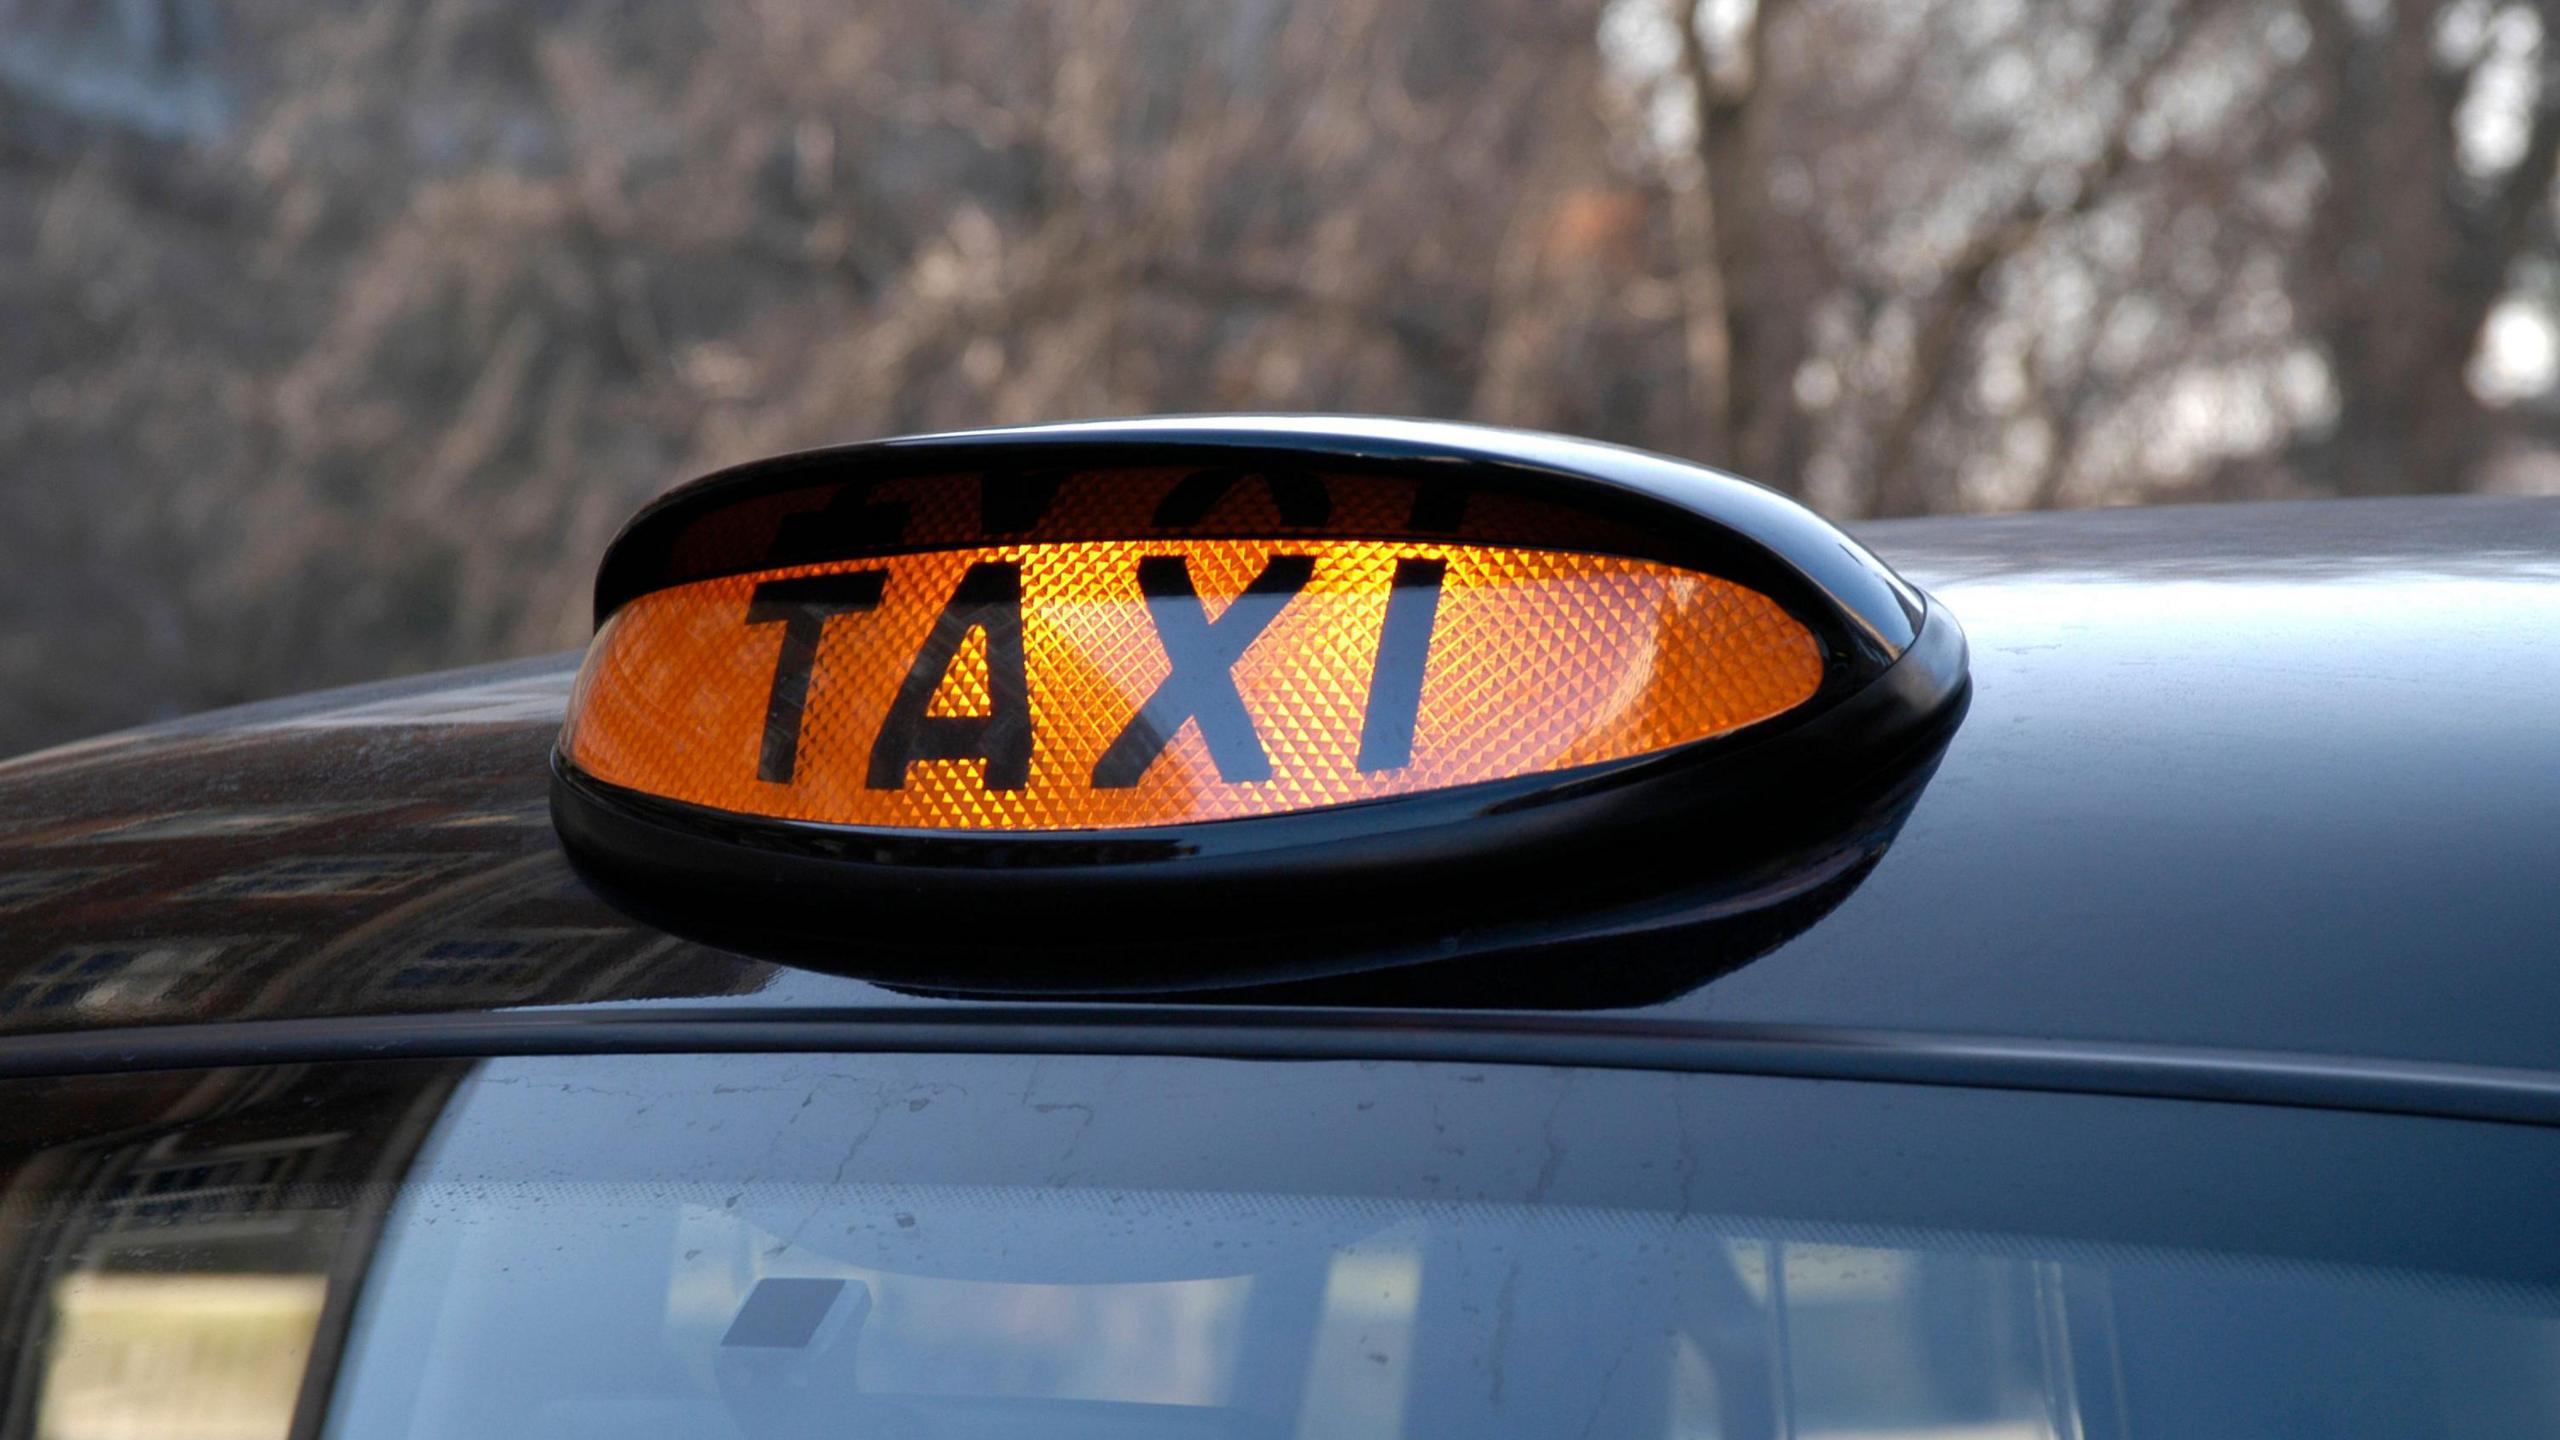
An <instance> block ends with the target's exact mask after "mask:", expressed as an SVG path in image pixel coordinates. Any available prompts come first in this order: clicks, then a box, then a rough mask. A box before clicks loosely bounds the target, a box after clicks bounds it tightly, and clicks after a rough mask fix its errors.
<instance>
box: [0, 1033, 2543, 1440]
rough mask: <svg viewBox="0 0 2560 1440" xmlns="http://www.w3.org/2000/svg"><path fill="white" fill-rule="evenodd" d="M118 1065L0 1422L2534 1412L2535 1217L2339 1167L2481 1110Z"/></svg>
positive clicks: (2386, 1429) (2507, 1157)
mask: <svg viewBox="0 0 2560 1440" xmlns="http://www.w3.org/2000/svg"><path fill="white" fill-rule="evenodd" d="M15 1088H19V1089H24V1088H26V1087H15ZM98 1089H99V1091H100V1093H99V1094H98V1095H97V1096H96V1097H94V1099H93V1103H95V1104H98V1105H102V1106H106V1107H116V1106H123V1107H125V1108H127V1109H130V1110H131V1111H133V1112H134V1113H133V1116H132V1117H131V1118H133V1120H134V1121H135V1123H133V1124H131V1125H128V1126H126V1127H124V1128H123V1129H122V1130H120V1131H119V1132H118V1133H119V1134H120V1135H121V1136H122V1137H123V1138H122V1139H121V1140H120V1141H119V1142H118V1143H115V1144H108V1145H97V1144H88V1145H81V1144H74V1145H68V1146H57V1147H51V1148H40V1149H37V1150H34V1151H31V1152H30V1153H29V1156H28V1157H27V1159H26V1161H25V1163H23V1164H21V1165H20V1167H19V1168H18V1170H17V1172H16V1176H17V1178H16V1180H15V1181H14V1182H13V1183H12V1187H11V1189H10V1190H9V1192H8V1194H9V1203H8V1206H7V1209H6V1211H5V1216H4V1217H0V1219H4V1220H5V1224H4V1225H0V1242H4V1243H5V1244H6V1245H7V1246H8V1247H9V1249H10V1251H11V1252H12V1253H13V1254H15V1255H16V1256H17V1257H18V1264H17V1267H16V1269H15V1271H14V1275H15V1283H14V1284H13V1285H12V1287H11V1290H10V1296H11V1298H10V1301H9V1305H10V1313H9V1317H8V1320H9V1323H10V1325H11V1326H12V1327H14V1329H15V1331H16V1333H17V1335H18V1337H19V1339H20V1341H21V1346H20V1348H19V1349H18V1350H17V1351H16V1352H15V1354H16V1356H17V1363H18V1366H19V1374H20V1376H21V1379H22V1381H23V1382H24V1383H23V1384H21V1385H20V1386H16V1387H13V1389H12V1391H11V1393H12V1395H13V1396H16V1397H18V1398H17V1399H16V1400H14V1401H13V1402H12V1403H13V1405H15V1407H16V1408H15V1410H14V1412H13V1414H12V1416H11V1428H10V1430H9V1433H12V1434H35V1435H42V1436H48V1437H51V1436H62V1437H100V1440H106V1437H122V1440H149V1437H159V1436H169V1437H177V1436H190V1437H196V1436H208V1435H212V1436H222V1437H239V1440H249V1437H260V1436H270V1435H272V1436H278V1437H283V1436H317V1435H332V1436H344V1437H366V1440H371V1437H392V1436H421V1437H423V1436H469V1437H475V1440H476V1437H507V1436H526V1437H535V1436H539V1437H546V1440H548V1437H578V1436H596V1437H612V1440H637V1437H652V1436H666V1437H679V1436H681V1437H740V1440H752V1437H767V1436H770V1437H801V1436H812V1437H814V1436H840V1435H884V1436H889V1435H895V1436H909V1435H922V1436H941V1435H950V1436H1024V1437H1033V1436H1038V1437H1055V1436H1062V1435H1065V1436H1075V1435H1180V1436H1193V1435H1196V1436H1247V1435H1251V1436H1310V1437H1312V1436H1327V1437H1332V1436H1381V1437H1384V1436H1417V1437H1420V1436H1446V1435H1467V1436H1478V1435H1495V1436H1504V1435H1519V1436H1554V1435H1578V1434H1587V1435H1609V1436H1640V1437H1652V1436H1662V1437H1671V1436H1722V1437H1758V1436H1772V1437H1774V1436H1782V1435H1791V1436H1884V1435H1893V1436H1936V1437H1967V1440H1974V1437H1995V1436H1997V1437H2009V1436H2016V1437H2031V1436H2050V1437H2096V1436H2160V1437H2187V1436H2196V1435H2278V1434H2285V1435H2294V1434H2317V1435H2330V1436H2363V1435H2371V1436H2390V1437H2395V1440H2406V1437H2413V1436H2432V1435H2443V1436H2454V1435H2461V1436H2466V1437H2470V1436H2484V1435H2528V1434H2537V1435H2541V1434H2549V1433H2552V1432H2553V1430H2554V1428H2555V1427H2560V1289H2555V1288H2554V1287H2553V1286H2552V1284H2551V1277H2550V1275H2549V1274H2548V1273H2546V1272H2547V1271H2548V1270H2549V1268H2550V1265H2551V1262H2550V1259H2549V1257H2547V1256H2542V1255H2538V1254H2537V1253H2535V1252H2534V1251H2533V1250H2532V1249H2531V1248H2530V1245H2531V1242H2530V1241H2528V1240H2527V1239H2526V1238H2525V1231H2524V1229H2523V1228H2522V1227H2523V1226H2524V1225H2525V1224H2526V1221H2525V1219H2524V1217H2522V1216H2521V1215H2511V1214H2507V1213H2506V1212H2504V1211H2500V1210H2498V1209H2497V1208H2496V1207H2497V1206H2498V1205H2499V1204H2502V1203H2507V1202H2500V1201H2497V1200H2494V1199H2491V1200H2486V1201H2478V1200H2475V1201H2451V1202H2448V1203H2449V1204H2450V1206H2451V1208H2450V1209H2449V1210H2448V1211H2447V1213H2446V1214H2445V1216H2444V1219H2446V1220H2447V1221H2450V1222H2454V1223H2457V1224H2459V1225H2460V1226H2461V1227H2463V1230H2464V1232H2465V1233H2464V1235H2463V1236H2462V1237H2460V1238H2452V1237H2447V1238H2442V1239H2434V1240H2429V1239H2423V1238H2418V1237H2413V1236H2409V1235H2406V1234H2404V1235H2402V1236H2401V1237H2400V1238H2398V1239H2396V1240H2395V1239H2394V1238H2393V1237H2392V1234H2391V1231H2392V1229H2393V1226H2394V1225H2395V1224H2400V1225H2403V1226H2404V1227H2405V1225H2406V1224H2407V1223H2409V1222H2408V1221H2407V1220H2406V1217H2408V1216H2414V1215H2416V1214H2419V1213H2421V1211H2420V1210H2418V1209H2414V1208H2413V1209H2408V1210H2405V1211H2403V1212H2401V1214H2402V1216H2403V1219H2402V1220H2400V1221H2394V1220H2393V1217H2392V1215H2391V1214H2390V1213H2388V1212H2389V1207H2388V1206H2383V1207H2380V1208H2377V1207H2376V1206H2375V1205H2374V1204H2373V1203H2372V1201H2373V1199H2374V1198H2375V1194H2376V1193H2378V1192H2376V1191H2374V1190H2373V1189H2372V1188H2371V1179H2370V1176H2368V1181H2367V1182H2366V1193H2365V1194H2363V1195H2361V1196H2358V1195H2353V1194H2348V1193H2343V1192H2339V1191H2336V1190H2333V1189H2331V1188H2329V1182H2330V1180H2331V1179H2332V1178H2334V1177H2335V1176H2337V1175H2340V1174H2345V1173H2348V1167H2355V1166H2362V1165H2364V1164H2365V1163H2366V1162H2367V1161H2368V1160H2379V1161H2387V1162H2390V1163H2393V1164H2403V1163H2406V1164H2413V1165H2415V1164H2422V1165H2424V1166H2426V1167H2428V1168H2427V1169H2426V1170H2425V1171H2419V1170H2415V1169H2412V1170H2410V1171H2408V1172H2406V1173H2409V1174H2411V1175H2416V1174H2419V1173H2428V1174H2431V1175H2433V1176H2434V1177H2435V1179H2436V1180H2437V1181H2439V1182H2446V1183H2454V1184H2459V1183H2464V1182H2466V1181H2468V1180H2473V1179H2477V1178H2478V1177H2479V1175H2480V1174H2481V1173H2483V1172H2485V1171H2488V1170H2498V1169H2504V1170H2506V1171H2508V1172H2509V1173H2510V1174H2512V1172H2513V1168H2514V1167H2515V1166H2516V1165H2518V1164H2519V1163H2524V1164H2530V1165H2537V1166H2540V1167H2541V1168H2542V1170H2543V1172H2544V1173H2550V1172H2551V1170H2552V1166H2553V1161H2554V1152H2553V1148H2552V1146H2551V1144H2550V1142H2549V1141H2548V1139H2547V1138H2545V1137H2541V1136H2539V1135H2537V1134H2535V1133H2534V1132H2531V1131H2523V1130H2518V1129H2515V1128H2513V1127H2492V1126H2473V1125H2461V1124H2454V1123H2450V1122H2429V1121H2413V1120H2390V1119H2382V1118H2378V1117H2362V1116H2340V1115H2319V1114H2312V1113H2308V1112H2296V1113H2290V1114H2288V1113H2285V1112H2271V1111H2251V1110H2246V1109H2244V1108H2242V1107H2215V1106H2194V1105H2169V1104H2163V1103H2160V1102H2129V1101H2109V1100H2093V1099H2085V1098H2071V1097H2036V1096H2026V1095H2010V1096H1982V1095H1973V1094H1968V1093H1965V1092H1951V1091H1928V1090H1898V1089H1896V1088H1895V1087H1885V1086H1846V1087H1842V1086H1829V1087H1825V1086H1818V1085H1808V1084H1805V1083H1803V1082H1783V1081H1753V1080H1739V1079H1734V1078H1714V1077H1674V1076H1664V1075H1652V1074H1613V1073H1595V1072H1568V1071H1552V1070H1520V1071H1508V1070H1500V1069H1494V1070H1484V1069H1463V1068H1456V1067H1427V1066H1410V1065H1330V1064H1319V1065H1269V1064H1244V1063H1233V1062H1209V1061H1146V1062H1119V1061H1111V1060H1056V1059H1052V1060H1047V1061H1040V1060H1030V1059H1014V1058H1007V1057H961V1058H957V1059H953V1058H949V1057H937V1058H935V1059H932V1060H930V1061H927V1060H897V1059H847V1058H832V1057H830V1058H810V1057H720V1058H650V1059H627V1060H624V1059H588V1060H523V1061H506V1062H496V1063H492V1064H488V1065H486V1066H480V1067H469V1066H463V1065H442V1066H397V1067H394V1066H380V1067H355V1068H352V1069H349V1070H344V1071H321V1072H313V1071H303V1072H291V1071H263V1072H227V1073H224V1074H217V1075H207V1076H193V1077H169V1078H165V1079H159V1078H155V1079H150V1080H136V1081H130V1082H117V1083H116V1084H113V1085H106V1086H101V1087H98ZM153 1106H159V1107H163V1109H162V1113H160V1114H159V1115H158V1116H156V1117H149V1118H146V1117H145V1116H144V1113H143V1112H145V1111H147V1110H149V1109H150V1108H151V1107H153ZM2164 1118H2174V1119H2177V1120H2178V1121H2179V1123H2178V1124H2176V1125H2174V1126H2169V1127H2163V1126H2161V1124H2160V1121H2161V1120H2162V1119H2164ZM1985 1119H1994V1120H1996V1121H1999V1122H2003V1123H1995V1124H1992V1125H1982V1124H1980V1122H1981V1121H1983V1120H1985ZM1772 1126H1775V1127H1776V1128H1777V1129H1778V1130H1779V1131H1793V1132H1794V1133H1795V1134H1796V1135H1797V1137H1798V1139H1799V1140H1803V1139H1806V1138H1810V1137H1812V1136H1815V1135H1820V1136H1822V1137H1823V1138H1824V1142H1825V1144H1824V1148H1825V1149H1828V1150H1829V1151H1830V1152H1831V1153H1829V1154H1828V1155H1827V1156H1823V1155H1821V1154H1820V1153H1819V1152H1817V1151H1814V1150H1811V1149H1808V1148H1807V1147H1805V1146H1803V1145H1798V1146H1796V1147H1793V1151H1792V1153H1790V1151H1789V1150H1788V1149H1786V1148H1782V1147H1774V1146H1772V1145H1771V1144H1770V1143H1769V1142H1770V1140H1771V1138H1772V1134H1771V1127H1772ZM2074 1130H2076V1131H2078V1132H2080V1138H2079V1139H2077V1140H2071V1139H2067V1138H2064V1137H2066V1136H2067V1135H2068V1134H2069V1133H2070V1132H2072V1131H2074ZM1977 1131H1978V1132H1979V1134H1980V1135H1981V1136H1983V1137H1984V1138H1981V1139H1977V1140H1974V1141H1971V1142H1967V1141H1964V1140H1962V1139H1961V1138H1960V1137H1961V1136H1962V1135H1963V1134H1966V1133H1971V1132H1977ZM2143 1131H2148V1132H2150V1133H2151V1134H2152V1135H2153V1137H2154V1140H2153V1143H2152V1145H2151V1146H2150V1148H2149V1152H2148V1154H2147V1156H2142V1157H2141V1159H2140V1160H2139V1161H2137V1160H2136V1159H2135V1158H2134V1157H2136V1156H2137V1155H2139V1154H2140V1152H2141V1147H2139V1146H2136V1145H2134V1144H2132V1143H2130V1141H2131V1137H2132V1136H2133V1135H2135V1134H2136V1133H2138V1132H2143ZM1895 1133H1901V1134H1905V1135H1923V1134H1925V1135H1928V1136H1929V1137H1931V1140H1932V1148H1933V1149H1935V1150H1937V1151H1939V1152H1941V1158H1936V1159H1931V1160H1929V1161H1926V1162H1917V1161H1908V1160H1904V1159H1901V1158H1898V1157H1896V1156H1894V1155H1893V1154H1892V1153H1891V1152H1890V1151H1889V1150H1888V1149H1886V1148H1883V1147H1880V1146H1879V1145H1878V1144H1877V1141H1878V1139H1879V1137H1881V1136H1884V1135H1889V1134H1895ZM1968 1151H1970V1152H1972V1153H1971V1154H1968V1153H1967V1152H1968ZM2021 1151H2026V1152H2030V1153H2024V1154H2022V1153H2021ZM2109 1154H2114V1155H2117V1156H2119V1157H2121V1158H2119V1159H2116V1160H2112V1161H2110V1160H2108V1159H2106V1158H2105V1157H2106V1156H2107V1155H2109ZM2004 1156H2005V1157H2006V1158H2001V1157H2004ZM2251 1157H2255V1158H2251ZM2045 1161H2050V1162H2052V1163H2055V1164H2059V1165H2062V1166H2065V1167H2068V1168H2069V1169H2070V1170H2071V1171H2073V1172H2076V1173H2074V1174H2072V1175H2070V1176H2068V1177H2066V1178H2062V1179H2060V1180H2058V1181H2057V1180H2054V1179H2051V1178H2048V1179H2044V1180H2039V1179H2036V1178H2034V1177H2035V1175H2036V1174H2037V1173H2038V1169H2037V1167H2038V1166H2039V1165H2040V1164H2041V1163H2043V1162H2045ZM2215 1163H2220V1164H2221V1165H2222V1166H2223V1168H2222V1169H2221V1170H2220V1171H2219V1172H2218V1173H2217V1174H2216V1175H2215V1176H2214V1181H2215V1184H2216V1186H2217V1187H2218V1191H2208V1190H2204V1189H2202V1188H2200V1182H2201V1181H2202V1179H2203V1177H2202V1176H2199V1175H2197V1174H2196V1167H2198V1166H2200V1165H2210V1164H2215ZM1950 1167H1952V1168H1950ZM2154 1167H2158V1168H2154ZM2288 1171H2291V1172H2293V1173H2290V1174H2288V1173H2285V1172H2288ZM2109 1172H2113V1173H2109ZM2045 1173H2047V1174H2048V1175H2050V1173H2051V1172H2045ZM2146 1174H2147V1175H2149V1176H2151V1177H2152V1178H2151V1179H2148V1180H2145V1179H2142V1178H2140V1177H2141V1176H2143V1175H2146ZM1213 1176H1218V1177H1223V1178H1222V1179H1219V1178H1212V1177H1213ZM1968 1177H1969V1178H1970V1179H1972V1180H1973V1181H1976V1182H1979V1183H1978V1184H1976V1185H1970V1186H1969V1185H1966V1184H1965V1183H1963V1182H1964V1181H1965V1180H1966V1179H1967V1178H1968ZM1844 1181H1845V1182H1846V1183H1845V1184H1844V1183H1843V1182H1844ZM2508 1188H2509V1189H2511V1190H2512V1189H2515V1188H2517V1187H2514V1186H2512V1185H2510V1186H2509V1187H2508ZM2181 1195H2183V1196H2184V1197H2185V1198H2183V1199H2180V1198H2177V1197H2179V1196H2181ZM1964 1196H1970V1197H1971V1198H1959V1197H1964ZM2323 1216H2326V1217H2327V1218H2326V1219H2325V1220H2324V1219H2323V1218H2322V1217H2323ZM2038 1217H2040V1218H2038ZM2022 1220H2024V1221H2026V1222H2027V1223H2024V1224H2020V1223H2019V1222H2020V1221H2022ZM1966 1221H1970V1222H1971V1224H1970V1225H1967V1224H1964V1223H1959V1222H1966ZM2377 1244H2379V1245H2384V1246H2388V1247H2391V1248H2394V1249H2396V1250H2398V1251H2400V1252H2404V1253H2405V1254H2406V1255H2408V1256H2414V1257H2420V1258H2425V1259H2427V1260H2429V1261H2430V1263H2431V1264H2432V1265H2433V1266H2434V1267H2435V1268H2427V1269H2419V1268H2412V1267H2410V1266H2408V1265H2406V1264H2402V1265H2398V1266H2395V1267H2392V1268H2383V1267H2380V1266H2377V1265H2375V1264H2372V1263H2369V1257H2365V1258H2360V1257H2359V1252H2362V1251H2365V1250H2368V1249H2370V1248H2372V1247H2374V1246H2376V1245H2377ZM2502 1256H2504V1257H2507V1258H2506V1259H2505V1260H2504V1261H2503V1262H2502V1261H2501V1257H2502Z"/></svg>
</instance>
